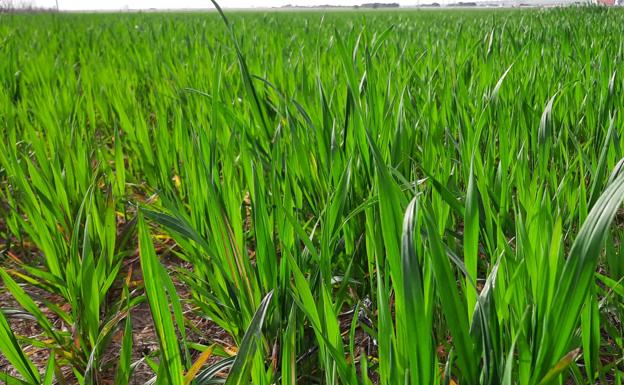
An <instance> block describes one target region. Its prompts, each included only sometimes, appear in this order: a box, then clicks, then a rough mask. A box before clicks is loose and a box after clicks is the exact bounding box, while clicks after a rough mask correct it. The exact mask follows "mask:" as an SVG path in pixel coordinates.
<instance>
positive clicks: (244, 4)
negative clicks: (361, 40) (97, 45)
mask: <svg viewBox="0 0 624 385" xmlns="http://www.w3.org/2000/svg"><path fill="white" fill-rule="evenodd" d="M374 1H380V0H359V1H354V0H221V1H219V5H221V7H223V8H250V7H279V6H282V5H285V4H293V5H320V4H331V5H356V4H361V3H367V2H374ZM394 1H396V0H384V2H394ZM17 2H19V1H17ZM29 2H34V3H35V5H37V6H40V7H56V3H55V0H30V1H29ZM414 2H417V0H414ZM58 3H59V8H61V9H63V10H101V9H124V8H131V9H149V8H162V9H173V8H211V6H212V3H211V2H210V0H58ZM399 3H401V1H399ZM402 3H404V4H405V2H404V1H403V2H402Z"/></svg>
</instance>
